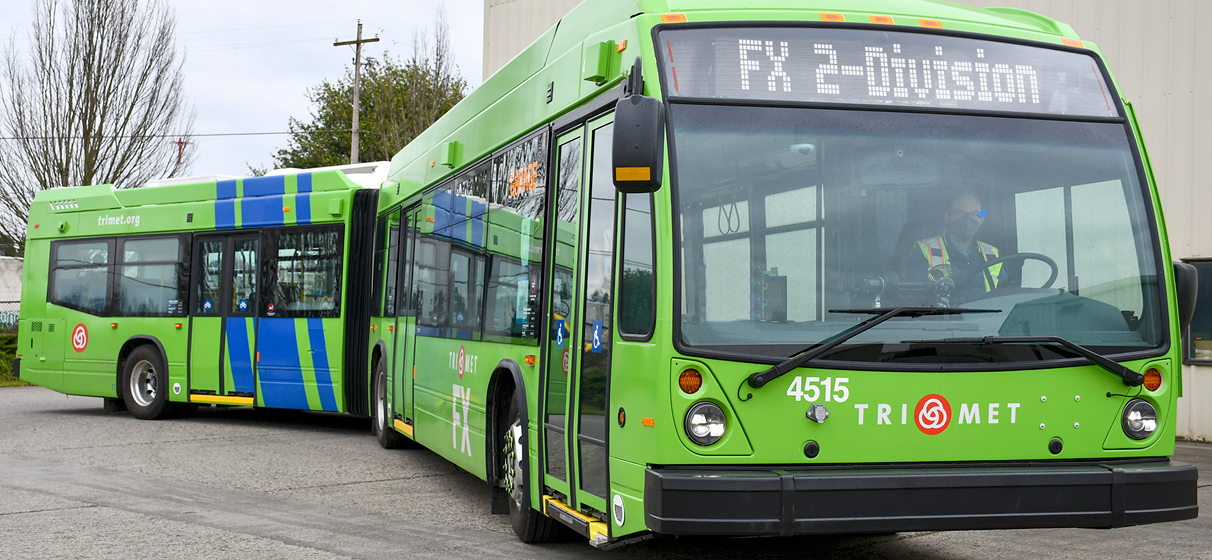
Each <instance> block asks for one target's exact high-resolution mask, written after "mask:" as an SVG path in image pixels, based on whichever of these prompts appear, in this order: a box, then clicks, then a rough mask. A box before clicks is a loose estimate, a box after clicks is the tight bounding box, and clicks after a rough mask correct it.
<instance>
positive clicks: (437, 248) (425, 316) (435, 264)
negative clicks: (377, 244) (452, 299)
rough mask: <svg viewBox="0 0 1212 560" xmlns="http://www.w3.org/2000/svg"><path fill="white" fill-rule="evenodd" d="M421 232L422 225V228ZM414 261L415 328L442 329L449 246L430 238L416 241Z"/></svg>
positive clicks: (423, 236) (444, 312) (445, 302)
mask: <svg viewBox="0 0 1212 560" xmlns="http://www.w3.org/2000/svg"><path fill="white" fill-rule="evenodd" d="M421 227H422V231H424V227H425V225H424V224H422V226H421ZM415 257H416V259H415V260H414V261H413V277H414V279H413V307H414V309H415V311H416V314H417V324H418V325H424V326H426V327H443V326H445V323H446V312H447V302H448V301H449V297H448V295H447V293H446V287H447V282H448V278H447V271H448V270H449V269H450V265H449V261H450V245H449V244H448V243H446V242H445V241H442V240H440V239H438V238H436V237H435V236H433V235H422V236H421V238H420V239H418V240H417V248H416V254H415Z"/></svg>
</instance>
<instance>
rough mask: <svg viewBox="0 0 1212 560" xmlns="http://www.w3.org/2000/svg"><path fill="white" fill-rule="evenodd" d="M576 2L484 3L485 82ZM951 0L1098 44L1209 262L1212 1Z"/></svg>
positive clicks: (1188, 406) (1208, 418)
mask: <svg viewBox="0 0 1212 560" xmlns="http://www.w3.org/2000/svg"><path fill="white" fill-rule="evenodd" d="M578 1H579V0H485V3H484V76H485V78H487V77H488V76H489V75H491V74H492V72H495V71H496V70H497V69H498V68H500V67H501V66H502V65H503V64H505V62H508V61H509V59H510V58H511V57H513V55H515V54H517V53H518V52H520V51H521V50H522V48H523V47H525V46H526V45H528V44H530V42H531V41H533V40H534V39H535V38H536V37H538V36H539V34H541V33H542V32H543V31H545V30H546V29H547V28H548V27H550V26H551V25H553V24H554V23H555V22H556V21H558V20H559V18H560V17H562V16H563V15H564V14H566V13H568V11H569V10H571V9H572V8H573V6H575V5H576V4H577V3H578ZM958 1H959V2H960V3H963V4H968V5H971V6H975V7H981V8H985V7H991V6H1009V7H1013V8H1023V9H1027V10H1031V11H1034V12H1038V13H1041V14H1044V15H1046V16H1049V17H1052V18H1054V19H1057V20H1060V21H1064V22H1066V23H1068V24H1070V25H1072V26H1073V28H1074V29H1076V30H1077V32H1078V34H1079V35H1080V36H1081V38H1082V39H1084V40H1088V41H1092V42H1094V43H1095V44H1097V45H1098V47H1099V49H1100V50H1101V51H1102V52H1103V54H1104V55H1105V56H1106V59H1107V63H1108V65H1109V66H1110V68H1111V71H1112V72H1113V73H1114V74H1115V76H1116V79H1117V80H1118V82H1119V85H1120V88H1121V89H1122V92H1123V94H1124V95H1125V96H1127V97H1128V99H1130V100H1131V101H1132V104H1133V107H1134V108H1135V109H1136V114H1137V117H1138V118H1139V120H1140V123H1141V128H1142V130H1143V133H1144V136H1145V144H1146V147H1147V148H1148V151H1149V156H1150V160H1151V161H1152V163H1153V172H1154V175H1155V176H1156V179H1157V184H1158V187H1159V189H1160V191H1161V197H1162V209H1163V210H1164V212H1165V215H1166V226H1167V228H1168V229H1169V234H1170V247H1171V251H1172V253H1173V257H1174V258H1175V259H1189V258H1212V220H1210V219H1208V214H1209V211H1212V158H1208V155H1209V152H1210V150H1212V134H1210V133H1209V130H1212V72H1209V69H1212V63H1210V62H1209V59H1208V56H1209V55H1208V54H1207V53H1209V49H1210V47H1212V33H1209V32H1208V30H1209V29H1212V0H958ZM1199 154H1204V155H1203V156H1200V155H1199ZM1205 158H1208V159H1205ZM1200 216H1204V218H1200ZM1209 312H1212V310H1209ZM1183 384H1184V393H1185V395H1186V396H1185V397H1183V398H1181V399H1179V406H1178V434H1179V436H1181V437H1187V438H1192V439H1203V440H1212V367H1204V366H1184V368H1183Z"/></svg>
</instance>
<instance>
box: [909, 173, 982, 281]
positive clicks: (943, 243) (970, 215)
mask: <svg viewBox="0 0 1212 560" xmlns="http://www.w3.org/2000/svg"><path fill="white" fill-rule="evenodd" d="M987 214H988V212H986V211H985V210H984V208H982V206H981V199H980V197H978V196H976V194H975V193H972V192H970V191H960V192H958V193H956V194H955V195H954V196H953V197H952V198H951V204H950V205H949V206H948V210H947V211H945V212H943V221H944V225H945V229H944V231H943V234H942V235H939V236H938V237H931V238H927V239H922V240H920V241H918V242H917V243H916V244H915V247H914V248H913V249H912V250H911V254H910V255H909V262H908V270H907V271H906V272H907V274H906V275H905V276H904V277H905V278H909V279H922V280H926V281H929V282H938V281H940V280H942V279H944V278H950V279H951V281H952V282H954V287H955V290H956V292H955V294H956V295H959V296H960V300H961V301H968V300H974V299H978V298H980V297H981V296H982V295H983V294H985V293H986V292H990V291H993V290H994V289H996V288H997V285H998V282H999V281H1000V280H1001V279H1000V278H999V274H1000V272H1001V268H1002V265H1001V264H1000V263H999V264H995V265H993V266H988V267H987V266H985V263H987V262H989V261H991V260H993V259H996V258H998V252H997V247H994V246H992V245H990V244H988V243H985V242H983V241H978V240H977V239H976V234H977V232H978V231H979V230H980V227H981V224H983V223H984V222H985V216H986V215H987ZM982 269H983V270H982ZM976 275H980V276H982V277H983V281H977V279H976ZM965 279H966V281H965ZM947 295H948V294H940V299H942V298H944V297H946V296H947ZM940 303H943V304H947V303H948V302H946V301H941V302H940Z"/></svg>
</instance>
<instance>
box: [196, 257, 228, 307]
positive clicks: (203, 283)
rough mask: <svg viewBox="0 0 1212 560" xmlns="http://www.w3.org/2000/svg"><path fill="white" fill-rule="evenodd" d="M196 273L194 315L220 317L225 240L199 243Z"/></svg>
mask: <svg viewBox="0 0 1212 560" xmlns="http://www.w3.org/2000/svg"><path fill="white" fill-rule="evenodd" d="M194 271H195V272H196V273H197V274H198V282H197V284H196V287H195V288H194V290H195V293H194V315H219V314H220V313H222V309H220V308H219V302H221V301H222V298H221V295H222V292H221V291H220V290H222V286H223V240H222V239H208V240H205V241H199V242H198V252H197V255H195V260H194Z"/></svg>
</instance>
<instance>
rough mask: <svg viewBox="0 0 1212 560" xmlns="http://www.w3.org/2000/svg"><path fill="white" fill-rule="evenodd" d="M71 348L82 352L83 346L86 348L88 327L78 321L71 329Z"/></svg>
mask: <svg viewBox="0 0 1212 560" xmlns="http://www.w3.org/2000/svg"><path fill="white" fill-rule="evenodd" d="M72 348H73V349H74V350H75V351H76V352H83V351H84V349H85V348H88V329H87V328H85V327H84V323H80V324H78V325H76V328H74V329H72Z"/></svg>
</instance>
